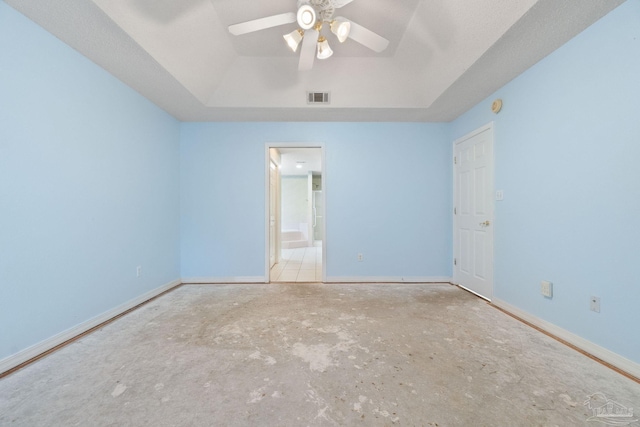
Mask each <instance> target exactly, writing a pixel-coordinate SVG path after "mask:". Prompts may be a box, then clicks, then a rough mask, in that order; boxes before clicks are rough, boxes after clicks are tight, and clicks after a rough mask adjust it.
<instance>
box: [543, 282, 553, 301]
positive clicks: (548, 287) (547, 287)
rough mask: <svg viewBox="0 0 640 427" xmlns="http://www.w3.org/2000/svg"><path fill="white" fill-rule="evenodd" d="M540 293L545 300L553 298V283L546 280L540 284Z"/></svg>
mask: <svg viewBox="0 0 640 427" xmlns="http://www.w3.org/2000/svg"><path fill="white" fill-rule="evenodd" d="M540 293H541V294H542V295H544V296H545V297H547V298H553V283H551V282H547V281H546V280H543V281H542V282H540Z"/></svg>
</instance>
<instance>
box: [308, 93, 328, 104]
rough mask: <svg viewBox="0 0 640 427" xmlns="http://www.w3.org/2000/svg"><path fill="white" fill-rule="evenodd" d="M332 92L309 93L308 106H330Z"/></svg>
mask: <svg viewBox="0 0 640 427" xmlns="http://www.w3.org/2000/svg"><path fill="white" fill-rule="evenodd" d="M330 103H331V95H330V92H307V104H330Z"/></svg>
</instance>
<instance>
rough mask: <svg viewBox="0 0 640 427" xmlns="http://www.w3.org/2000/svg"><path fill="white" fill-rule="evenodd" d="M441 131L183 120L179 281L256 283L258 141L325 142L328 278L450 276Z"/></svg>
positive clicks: (260, 216) (261, 175) (260, 264)
mask: <svg viewBox="0 0 640 427" xmlns="http://www.w3.org/2000/svg"><path fill="white" fill-rule="evenodd" d="M447 129H448V125H446V124H390V123H368V124H367V123H226V124H225V123H184V124H183V125H182V142H181V236H182V243H181V256H182V263H181V265H182V277H183V278H196V277H235V276H242V277H246V276H254V277H255V276H261V277H264V259H265V241H264V235H265V232H264V228H265V217H264V216H265V208H264V206H265V205H264V203H265V194H264V193H265V184H264V181H265V143H266V142H300V143H305V142H315V143H317V142H321V143H324V145H325V154H326V165H325V166H326V167H325V168H324V171H325V174H326V188H325V196H326V207H327V218H326V227H327V260H326V263H327V275H328V276H333V277H362V276H400V277H402V276H430V277H431V276H447V277H448V276H451V261H452V255H451V253H452V250H451V199H452V197H451V194H452V189H451V181H452V179H451V174H452V171H451V141H450V138H449V134H448V132H447ZM358 253H362V254H364V257H365V261H364V262H358V261H357V254H358Z"/></svg>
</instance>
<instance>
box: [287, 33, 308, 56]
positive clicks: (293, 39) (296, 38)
mask: <svg viewBox="0 0 640 427" xmlns="http://www.w3.org/2000/svg"><path fill="white" fill-rule="evenodd" d="M303 35H304V33H303V32H302V30H294V31H292V32H290V33H289V34H285V35H284V36H282V37H283V38H284V40H285V41H286V42H287V45H288V46H289V47H290V48H291V50H292V51H294V52H295V51H297V50H298V46H299V45H300V42H301V41H302V36H303Z"/></svg>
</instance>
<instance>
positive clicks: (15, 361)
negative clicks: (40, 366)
mask: <svg viewBox="0 0 640 427" xmlns="http://www.w3.org/2000/svg"><path fill="white" fill-rule="evenodd" d="M181 284H182V282H181V281H180V280H179V279H178V280H174V281H172V282H169V283H167V284H165V285H163V286H160V287H159V288H156V289H153V290H151V291H149V292H146V293H144V294H142V295H140V296H139V297H136V298H134V299H132V300H129V301H127V302H125V303H124V304H121V305H119V306H117V307H115V308H112V309H111V310H108V311H105V312H104V313H102V314H100V315H98V316H96V317H93V318H91V319H89V320H87V321H85V322H82V323H80V324H78V325H76V326H74V327H72V328H69V329H67V330H66V331H62V332H60V333H59V334H56V335H54V336H52V337H51V338H47V339H46V340H44V341H41V342H39V343H37V344H34V345H32V346H31V347H27V348H25V349H24V350H21V351H19V352H18V353H15V354H12V355H11V356H8V357H5V358H4V359H2V360H0V374H2V373H4V372H7V371H9V370H11V369H13V368H15V367H16V366H19V365H21V364H23V363H25V362H28V361H29V360H31V359H33V358H34V357H38V356H40V355H41V354H43V353H46V352H47V351H49V350H51V349H53V348H55V347H57V346H59V345H60V344H63V343H65V342H67V341H69V340H71V339H73V338H75V337H77V336H79V335H82V334H83V333H85V332H87V331H89V330H91V329H92V328H95V327H96V326H99V325H101V324H102V323H104V322H107V321H109V320H111V319H113V318H114V317H117V316H119V315H121V314H122V313H125V312H126V311H128V310H131V309H132V308H134V307H136V306H138V305H140V304H142V303H144V302H146V301H148V300H150V299H152V298H154V297H156V296H158V295H160V294H162V293H164V292H167V291H169V290H171V289H173V288H175V287H177V286H180V285H181Z"/></svg>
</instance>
